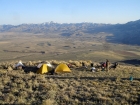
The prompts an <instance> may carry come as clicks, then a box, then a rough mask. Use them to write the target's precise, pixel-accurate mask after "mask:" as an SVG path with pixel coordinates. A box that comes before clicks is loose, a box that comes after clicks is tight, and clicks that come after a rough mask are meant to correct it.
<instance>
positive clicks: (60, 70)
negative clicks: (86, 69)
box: [55, 64, 71, 73]
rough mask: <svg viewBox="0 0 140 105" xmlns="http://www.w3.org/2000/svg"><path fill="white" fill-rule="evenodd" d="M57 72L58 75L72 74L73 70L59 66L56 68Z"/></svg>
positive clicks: (64, 65) (62, 65)
mask: <svg viewBox="0 0 140 105" xmlns="http://www.w3.org/2000/svg"><path fill="white" fill-rule="evenodd" d="M55 72H56V73H70V72H71V70H70V68H69V67H68V66H67V65H66V64H59V65H58V66H57V67H56V69H55Z"/></svg>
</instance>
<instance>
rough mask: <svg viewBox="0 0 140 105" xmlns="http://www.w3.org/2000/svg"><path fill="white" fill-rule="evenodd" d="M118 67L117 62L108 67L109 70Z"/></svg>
mask: <svg viewBox="0 0 140 105" xmlns="http://www.w3.org/2000/svg"><path fill="white" fill-rule="evenodd" d="M118 65H119V64H118V62H115V63H114V65H112V66H111V67H110V69H111V68H113V69H114V70H115V69H116V68H117V67H118Z"/></svg>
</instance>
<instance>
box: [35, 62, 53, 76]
mask: <svg viewBox="0 0 140 105" xmlns="http://www.w3.org/2000/svg"><path fill="white" fill-rule="evenodd" d="M51 70H52V68H51V67H49V66H48V65H46V64H42V65H41V67H40V68H39V69H38V70H37V73H39V74H44V73H48V72H49V71H51Z"/></svg>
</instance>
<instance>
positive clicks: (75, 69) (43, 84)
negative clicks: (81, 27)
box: [0, 60, 140, 105]
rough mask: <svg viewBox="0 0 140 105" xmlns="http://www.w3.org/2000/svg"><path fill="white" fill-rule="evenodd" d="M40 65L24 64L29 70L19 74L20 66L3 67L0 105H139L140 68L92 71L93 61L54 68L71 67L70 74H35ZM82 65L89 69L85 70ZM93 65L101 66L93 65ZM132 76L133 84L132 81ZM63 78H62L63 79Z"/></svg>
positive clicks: (3, 64) (128, 67)
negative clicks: (37, 66)
mask: <svg viewBox="0 0 140 105" xmlns="http://www.w3.org/2000/svg"><path fill="white" fill-rule="evenodd" d="M39 62H40V61H28V62H23V64H24V65H25V66H26V67H25V68H24V69H22V70H16V69H15V68H14V67H13V65H14V64H15V63H17V62H3V63H1V64H0V68H1V69H0V77H1V78H0V83H1V84H0V104H26V105H27V104H35V105H38V104H40V105H97V104H102V105H120V104H121V105H139V104H140V80H139V79H138V78H140V67H138V66H130V65H121V64H120V65H119V66H118V67H117V68H116V69H115V70H114V69H110V71H109V72H107V71H102V70H101V69H98V70H97V72H91V71H90V68H91V67H90V63H91V61H89V60H88V61H85V60H81V61H72V60H69V61H68V62H66V61H57V60H51V61H49V62H51V63H52V64H53V65H58V64H60V63H66V64H69V63H71V64H72V66H71V68H70V69H71V71H72V72H71V73H64V74H55V75H49V74H43V75H42V74H36V70H37V69H36V65H37V64H38V63H39ZM81 62H84V63H85V64H86V65H87V68H85V67H82V65H81ZM93 63H94V65H96V64H98V62H93ZM130 76H133V78H134V79H133V81H131V80H130ZM62 77H63V78H62Z"/></svg>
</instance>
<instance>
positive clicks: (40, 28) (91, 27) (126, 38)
mask: <svg viewBox="0 0 140 105" xmlns="http://www.w3.org/2000/svg"><path fill="white" fill-rule="evenodd" d="M0 32H27V33H34V34H37V33H50V32H61V33H62V34H61V35H62V36H71V35H72V34H73V33H75V32H76V33H77V32H78V33H80V32H82V33H91V34H92V33H93V34H94V33H99V32H106V33H111V34H113V36H108V37H107V39H106V40H107V41H109V42H114V43H123V44H131V45H140V20H136V21H130V22H128V23H126V24H98V23H70V24H67V23H63V24H59V23H54V22H50V23H42V24H20V25H16V26H14V25H0ZM77 35H78V34H77Z"/></svg>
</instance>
